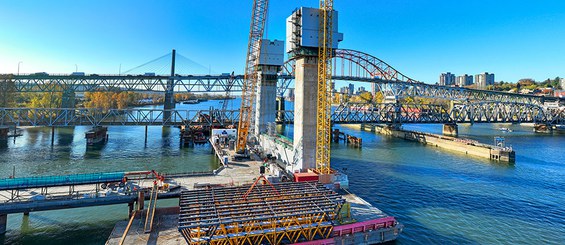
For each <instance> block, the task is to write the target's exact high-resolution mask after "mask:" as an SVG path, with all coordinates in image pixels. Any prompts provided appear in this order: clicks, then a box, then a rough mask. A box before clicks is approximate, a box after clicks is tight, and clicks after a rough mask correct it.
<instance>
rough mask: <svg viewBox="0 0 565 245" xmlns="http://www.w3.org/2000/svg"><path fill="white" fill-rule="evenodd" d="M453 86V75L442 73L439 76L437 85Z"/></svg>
mask: <svg viewBox="0 0 565 245" xmlns="http://www.w3.org/2000/svg"><path fill="white" fill-rule="evenodd" d="M454 84H455V74H452V73H451V72H448V73H442V74H441V75H439V85H442V86H449V85H454Z"/></svg>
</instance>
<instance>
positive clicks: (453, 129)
mask: <svg viewBox="0 0 565 245" xmlns="http://www.w3.org/2000/svg"><path fill="white" fill-rule="evenodd" d="M442 132H443V135H446V136H452V137H457V136H459V127H458V126H457V124H455V123H446V124H443V128H442Z"/></svg>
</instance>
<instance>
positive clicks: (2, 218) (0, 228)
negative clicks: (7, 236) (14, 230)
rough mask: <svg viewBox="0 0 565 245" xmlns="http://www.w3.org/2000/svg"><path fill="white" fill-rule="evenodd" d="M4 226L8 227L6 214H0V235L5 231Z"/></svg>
mask: <svg viewBox="0 0 565 245" xmlns="http://www.w3.org/2000/svg"><path fill="white" fill-rule="evenodd" d="M6 227H8V215H7V214H0V235H1V234H4V233H6Z"/></svg>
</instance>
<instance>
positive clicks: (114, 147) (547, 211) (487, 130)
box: [0, 100, 565, 244]
mask: <svg viewBox="0 0 565 245" xmlns="http://www.w3.org/2000/svg"><path fill="white" fill-rule="evenodd" d="M238 103H239V102H238V101H237V100H233V101H231V102H230V107H237V106H238V105H239V104H238ZM210 106H214V107H216V108H218V107H219V106H220V104H219V102H218V101H208V102H203V103H201V104H198V105H178V106H177V108H179V109H189V108H190V109H208V108H209V107H210ZM289 108H292V105H288V104H287V109H289ZM499 127H507V128H511V129H513V132H511V133H504V132H501V131H499V130H497V128H499ZM339 128H340V130H342V131H344V132H345V133H347V134H351V135H354V136H358V137H362V138H363V148H361V149H356V148H352V147H348V146H346V145H343V144H334V145H333V146H332V166H333V167H334V168H336V169H342V170H345V172H346V173H347V174H348V175H349V179H350V190H351V191H352V192H354V193H356V194H357V195H359V196H361V197H363V198H365V199H366V200H367V201H369V202H370V203H372V204H373V205H375V206H377V207H378V208H380V209H381V210H383V211H384V212H386V213H388V214H389V215H392V216H395V217H396V218H397V219H398V220H399V221H400V222H401V223H403V224H404V225H405V230H404V232H403V233H402V235H401V236H400V238H399V239H398V241H397V242H396V243H397V244H564V242H565V187H564V186H565V151H564V150H563V143H564V142H565V139H564V138H563V136H561V135H550V134H536V133H534V132H532V128H531V127H527V126H521V125H510V124H496V125H489V124H475V125H465V124H464V125H460V126H459V132H460V135H461V136H465V137H468V138H472V139H476V140H478V141H480V142H483V143H491V144H492V141H493V136H504V137H505V139H506V143H507V145H511V146H512V147H513V148H514V149H515V151H516V164H515V165H508V164H500V163H495V162H490V161H489V160H485V159H480V158H470V157H467V156H465V155H462V154H459V153H454V152H447V151H445V150H442V149H438V148H435V147H426V146H422V145H421V144H419V143H415V142H406V141H404V140H400V139H394V138H388V137H383V136H380V135H376V134H373V133H370V132H362V131H359V130H356V129H354V128H350V127H346V126H340V127H339ZM405 128H407V129H413V130H419V131H427V132H432V133H440V132H441V125H406V126H405ZM87 130H88V128H87V127H75V128H73V129H71V128H59V129H56V132H55V139H54V145H53V146H51V131H50V129H48V128H30V129H26V130H25V131H24V135H23V136H22V137H18V138H17V139H16V142H15V143H13V141H12V140H11V139H10V140H9V141H8V142H7V143H6V142H4V145H3V146H0V178H5V177H8V176H9V175H11V174H12V169H13V168H14V166H15V172H16V176H31V175H59V174H74V173H91V172H108V171H131V170H147V169H155V170H157V171H164V172H188V171H203V170H211V169H214V168H215V167H216V166H217V161H216V160H215V159H214V157H213V155H211V154H210V147H209V146H207V145H205V146H196V147H194V148H181V147H179V138H178V137H179V135H178V133H179V132H178V129H177V128H165V129H163V128H161V127H149V138H148V140H147V144H145V142H144V130H145V129H144V127H109V135H110V136H109V142H108V143H107V144H106V145H105V146H103V147H101V148H99V149H90V148H88V149H87V148H86V146H85V145H86V142H85V139H84V132H85V131H87ZM284 131H286V132H288V131H292V127H289V126H287V127H286V128H285V130H284ZM2 194H4V193H2ZM177 202H178V200H161V201H159V205H161V206H173V205H176V204H177ZM126 218H127V206H126V205H113V206H103V207H93V208H81V209H69V210H59V211H47V212H35V213H33V212H32V213H31V214H30V215H29V216H28V217H25V216H22V215H21V214H14V215H9V216H8V232H7V233H6V235H4V236H1V235H0V243H1V242H4V243H6V244H103V243H104V242H105V240H106V238H107V237H108V235H109V234H110V232H111V231H112V228H113V226H114V224H115V222H117V221H120V220H125V219H126Z"/></svg>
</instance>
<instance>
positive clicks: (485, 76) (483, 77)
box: [475, 72, 494, 89]
mask: <svg viewBox="0 0 565 245" xmlns="http://www.w3.org/2000/svg"><path fill="white" fill-rule="evenodd" d="M475 83H476V84H477V88H478V89H485V88H486V87H487V86H488V85H494V73H488V72H485V73H482V74H477V75H475Z"/></svg>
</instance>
